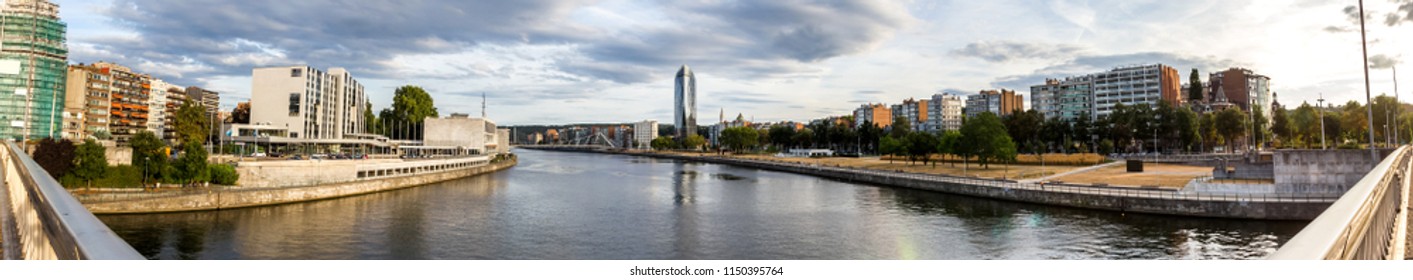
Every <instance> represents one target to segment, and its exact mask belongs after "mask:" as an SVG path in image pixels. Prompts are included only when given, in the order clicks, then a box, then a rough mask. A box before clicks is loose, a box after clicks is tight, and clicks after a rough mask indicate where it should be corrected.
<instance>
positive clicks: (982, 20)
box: [57, 0, 1413, 124]
mask: <svg viewBox="0 0 1413 280" xmlns="http://www.w3.org/2000/svg"><path fill="white" fill-rule="evenodd" d="M57 2H58V3H59V4H60V5H61V16H62V17H63V18H64V20H65V21H66V22H68V24H69V49H70V56H69V59H70V61H71V62H72V63H89V62H94V61H99V60H104V61H114V62H119V63H123V64H127V65H130V66H132V67H134V68H136V69H137V70H138V71H143V72H147V73H151V74H153V75H155V76H158V77H161V78H163V79H165V80H167V81H169V82H172V83H175V84H178V85H183V86H185V85H196V86H203V87H207V88H211V89H214V90H218V91H221V92H222V93H223V95H224V96H223V97H222V103H223V107H226V108H230V107H233V106H234V104H235V102H240V101H246V100H248V99H249V96H250V92H249V90H250V71H251V69H252V68H254V67H263V66H286V65H299V64H308V65H312V66H314V67H318V68H325V69H327V68H329V67H344V68H347V69H349V70H350V71H352V72H353V73H354V75H355V76H356V77H357V78H358V79H359V80H360V81H361V82H362V83H363V84H364V85H365V86H366V88H367V92H368V93H369V96H370V98H371V99H372V102H373V104H374V107H375V110H376V109H377V108H380V107H383V106H387V105H388V104H389V103H390V101H391V99H392V91H393V89H394V88H396V87H398V86H401V85H405V84H413V85H421V86H423V87H425V88H427V89H428V90H429V91H430V92H432V94H433V97H434V98H436V101H437V105H438V106H437V107H439V109H440V111H441V112H442V113H444V114H445V113H453V112H461V113H469V114H473V115H474V114H479V113H480V109H479V107H480V96H481V94H482V93H484V94H485V95H486V96H487V97H488V99H489V104H490V105H489V106H490V110H489V112H488V113H489V114H490V115H491V117H492V118H494V119H497V120H499V121H500V122H501V123H506V124H553V123H567V122H629V121H636V120H642V119H656V120H660V121H664V122H667V121H670V120H671V119H672V110H671V104H672V87H673V81H672V74H674V73H675V72H676V71H677V68H678V67H679V66H680V65H682V64H687V65H690V66H691V68H692V69H693V70H694V71H695V72H696V73H697V78H698V80H699V82H698V90H699V93H698V96H697V98H698V103H699V107H698V110H700V111H701V112H702V113H701V116H699V118H700V119H701V121H702V122H704V123H708V122H715V121H716V116H715V115H716V114H717V112H718V111H719V110H721V109H725V111H726V112H727V114H728V115H731V116H734V115H736V114H737V113H742V114H744V115H746V116H749V117H754V118H755V119H756V120H760V121H775V120H801V121H803V120H809V119H813V118H818V117H823V116H828V115H842V114H847V113H848V112H849V111H850V110H851V109H852V108H855V107H857V106H858V105H859V104H860V103H865V102H888V103H896V102H898V101H900V100H902V99H904V98H908V97H919V98H921V97H926V96H930V95H932V94H933V93H936V92H938V91H944V90H945V91H949V92H956V93H974V92H976V91H978V90H981V89H985V88H997V87H1003V88H1012V89H1016V90H1017V91H1019V92H1027V91H1029V86H1030V85H1033V84H1037V83H1041V82H1043V81H1044V78H1046V77H1064V76H1068V75H1075V74H1084V73H1091V72H1096V71H1101V70H1106V69H1110V68H1113V67H1115V66H1120V65H1130V64H1139V63H1155V62H1156V63H1164V64H1168V65H1171V66H1174V67H1177V68H1178V69H1179V72H1180V74H1181V76H1182V77H1183V79H1184V80H1186V79H1187V76H1188V72H1189V71H1191V69H1193V68H1197V69H1199V70H1201V71H1202V72H1203V77H1204V79H1205V77H1206V76H1205V75H1206V73H1207V72H1211V71H1217V70H1221V69H1225V68H1227V67H1246V68H1249V69H1253V70H1255V71H1257V72H1259V73H1262V74H1266V75H1268V76H1271V77H1272V79H1273V81H1272V83H1273V85H1274V90H1275V91H1276V92H1277V93H1279V96H1280V99H1279V101H1280V102H1282V103H1286V104H1299V103H1300V102H1302V101H1307V100H1308V101H1310V102H1312V103H1313V102H1314V99H1315V98H1316V96H1317V95H1318V94H1320V93H1324V94H1325V97H1326V98H1327V99H1329V100H1334V101H1336V102H1341V103H1342V102H1344V101H1347V100H1351V99H1356V98H1357V99H1359V100H1362V99H1363V94H1364V91H1363V74H1362V69H1361V67H1360V65H1361V63H1362V62H1361V60H1360V49H1359V48H1360V46H1359V42H1360V38H1359V33H1358V32H1357V31H1358V23H1357V21H1358V18H1359V17H1358V16H1357V10H1354V9H1353V8H1350V5H1353V4H1354V3H1356V2H1355V1H1313V0H1276V1H1235V0H1205V1H1204V0H1198V1H1151V2H1140V1H1129V0H1123V1H1078V0H1073V1H1060V0H1056V1H1006V0H1000V1H905V2H884V1H633V0H628V1H618V0H607V1H550V0H526V1H479V2H478V1H461V0H446V1H434V0H414V1H365V2H364V3H350V1H333V0H300V1H286V0H281V1H267V0H249V1H229V0H214V1H210V0H84V1H77V0H58V1H57ZM1366 2H1368V3H1366V10H1367V13H1368V14H1367V19H1368V20H1367V22H1368V23H1367V24H1368V30H1369V41H1370V42H1371V43H1370V44H1369V54H1370V56H1371V57H1372V59H1371V61H1370V64H1373V65H1374V66H1376V69H1373V70H1372V72H1371V74H1372V76H1373V78H1372V82H1373V91H1374V94H1375V95H1377V94H1379V93H1381V92H1388V93H1392V91H1393V84H1392V78H1391V75H1392V74H1391V73H1390V71H1389V69H1388V68H1389V67H1390V66H1392V65H1403V66H1405V67H1406V68H1407V70H1405V71H1407V73H1405V75H1404V76H1405V77H1413V67H1408V65H1409V64H1410V63H1406V62H1405V61H1408V60H1413V53H1409V50H1413V0H1368V1H1366ZM1351 12H1354V13H1356V14H1351ZM1184 82H1185V81H1184ZM1404 82H1405V83H1407V85H1404V87H1405V89H1404V91H1408V90H1409V89H1413V80H1404ZM1410 98H1413V97H1410ZM1027 102H1028V101H1027ZM257 106H258V105H257Z"/></svg>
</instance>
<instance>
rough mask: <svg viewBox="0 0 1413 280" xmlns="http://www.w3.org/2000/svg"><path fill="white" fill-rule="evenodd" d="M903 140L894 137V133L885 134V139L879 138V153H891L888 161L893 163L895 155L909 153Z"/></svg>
mask: <svg viewBox="0 0 1413 280" xmlns="http://www.w3.org/2000/svg"><path fill="white" fill-rule="evenodd" d="M903 141H904V140H902V139H898V138H893V136H892V135H889V136H883V139H879V140H878V153H881V154H884V155H889V156H890V157H888V158H889V160H888V162H889V163H892V162H893V160H892V159H893V158H894V157H897V156H902V155H904V154H906V153H907V151H908V150H907V148H906V147H905V144H903Z"/></svg>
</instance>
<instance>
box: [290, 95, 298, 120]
mask: <svg viewBox="0 0 1413 280" xmlns="http://www.w3.org/2000/svg"><path fill="white" fill-rule="evenodd" d="M289 115H290V116H296V115H299V94H298V93H291V94H289Z"/></svg>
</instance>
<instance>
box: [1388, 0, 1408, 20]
mask: <svg viewBox="0 0 1413 280" xmlns="http://www.w3.org/2000/svg"><path fill="white" fill-rule="evenodd" d="M1394 3H1398V9H1397V10H1395V11H1394V12H1393V13H1392V14H1389V15H1388V18H1387V20H1386V21H1384V23H1385V24H1388V26H1395V25H1399V24H1402V23H1403V22H1404V21H1410V22H1413V0H1396V1H1394ZM1400 13H1402V15H1400ZM1399 18H1402V20H1399Z"/></svg>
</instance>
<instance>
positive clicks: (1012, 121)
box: [1001, 109, 1045, 152]
mask: <svg viewBox="0 0 1413 280" xmlns="http://www.w3.org/2000/svg"><path fill="white" fill-rule="evenodd" d="M1001 122H1002V124H1003V125H1005V126H1006V133H1007V135H1009V136H1010V137H1011V139H1029V138H1032V137H1037V136H1040V129H1041V126H1042V125H1044V123H1045V115H1043V114H1041V113H1040V112H1038V111H1035V109H1031V110H1028V111H1024V112H1020V111H1018V112H1015V113H1013V114H1011V115H1009V116H1005V117H1003V118H1002V119H1001ZM1021 144H1022V145H1020V149H1021V150H1024V151H1026V152H1034V151H1035V150H1036V149H1038V148H1039V147H1033V146H1035V145H1029V144H1027V143H1021Z"/></svg>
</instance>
